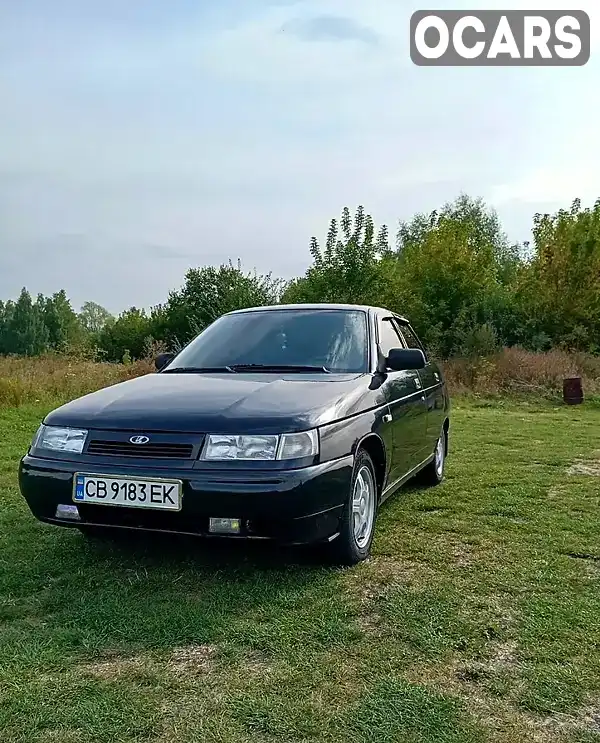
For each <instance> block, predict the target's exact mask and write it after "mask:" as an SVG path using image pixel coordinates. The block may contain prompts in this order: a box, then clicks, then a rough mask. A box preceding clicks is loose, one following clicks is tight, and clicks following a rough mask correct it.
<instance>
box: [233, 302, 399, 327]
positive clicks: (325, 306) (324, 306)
mask: <svg viewBox="0 0 600 743" xmlns="http://www.w3.org/2000/svg"><path fill="white" fill-rule="evenodd" d="M270 310H361V311H363V312H374V313H376V314H378V315H394V316H395V317H397V318H398V319H400V320H402V321H403V322H406V323H407V322H408V320H407V319H406V318H405V317H402V316H401V315H398V314H396V313H395V312H390V310H386V309H385V308H383V307H373V306H371V305H367V304H335V303H327V302H322V303H314V304H268V305H263V306H260V307H246V308H244V309H241V310H233V311H232V312H227V313H226V314H227V315H240V314H243V313H244V312H269V311H270Z"/></svg>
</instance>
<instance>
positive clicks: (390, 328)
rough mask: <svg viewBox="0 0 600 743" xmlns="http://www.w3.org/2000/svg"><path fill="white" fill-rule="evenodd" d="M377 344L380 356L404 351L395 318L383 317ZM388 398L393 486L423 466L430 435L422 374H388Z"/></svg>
mask: <svg viewBox="0 0 600 743" xmlns="http://www.w3.org/2000/svg"><path fill="white" fill-rule="evenodd" d="M378 342H379V347H380V349H381V353H382V354H383V355H384V356H386V357H387V356H388V354H389V352H390V349H392V348H402V347H403V346H404V342H403V340H402V338H401V336H400V335H399V333H398V330H397V328H396V326H395V323H394V320H393V318H391V317H389V318H382V319H380V320H379V323H378ZM386 377H387V379H386V381H385V383H384V385H385V399H386V402H387V403H388V405H389V414H390V415H391V416H392V421H391V429H392V437H393V448H392V461H391V466H390V471H389V475H388V482H389V483H390V484H392V483H394V482H396V481H397V480H399V479H400V478H402V477H404V475H406V474H407V473H408V472H410V470H412V469H413V468H414V467H416V466H417V465H418V464H420V463H421V462H422V461H423V459H424V457H423V456H421V455H422V452H423V449H424V447H425V442H426V434H427V405H426V403H425V398H424V396H423V392H422V383H421V379H420V377H419V373H418V372H417V371H416V370H415V369H408V370H406V371H390V370H388V371H387V372H386Z"/></svg>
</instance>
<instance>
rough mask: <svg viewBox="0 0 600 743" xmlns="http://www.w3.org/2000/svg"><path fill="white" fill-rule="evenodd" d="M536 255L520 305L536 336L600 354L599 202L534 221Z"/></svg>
mask: <svg viewBox="0 0 600 743" xmlns="http://www.w3.org/2000/svg"><path fill="white" fill-rule="evenodd" d="M533 233H534V253H533V257H532V260H531V261H530V263H529V266H528V269H527V270H526V271H524V272H523V275H522V277H521V280H520V282H519V290H518V295H517V301H518V302H519V303H520V304H521V305H522V306H523V307H524V312H525V313H526V315H527V316H528V317H529V318H530V324H531V329H532V332H534V333H535V334H536V336H541V337H543V338H547V339H548V340H549V342H552V343H554V344H559V345H563V346H565V347H567V348H568V349H572V350H583V349H585V350H592V351H595V352H598V351H600V199H598V200H597V201H596V203H595V204H594V206H593V207H592V208H587V209H582V207H581V201H580V200H579V199H576V200H575V201H574V202H573V204H572V205H571V209H570V210H566V209H560V210H559V211H558V212H557V213H556V214H553V215H551V214H536V215H535V217H534V228H533Z"/></svg>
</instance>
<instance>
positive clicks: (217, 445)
mask: <svg viewBox="0 0 600 743" xmlns="http://www.w3.org/2000/svg"><path fill="white" fill-rule="evenodd" d="M318 452H319V437H318V435H317V432H316V431H315V430H313V431H303V432H302V433H285V434H282V435H281V436H234V435H230V436H228V435H217V434H210V435H209V436H207V437H206V444H205V446H204V451H203V453H202V459H205V460H208V461H213V462H223V461H231V460H236V461H273V460H275V459H300V458H301V457H310V456H314V455H315V454H318Z"/></svg>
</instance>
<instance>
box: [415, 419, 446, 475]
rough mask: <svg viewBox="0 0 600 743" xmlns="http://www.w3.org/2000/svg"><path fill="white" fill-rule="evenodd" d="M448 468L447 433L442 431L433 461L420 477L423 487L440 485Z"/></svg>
mask: <svg viewBox="0 0 600 743" xmlns="http://www.w3.org/2000/svg"><path fill="white" fill-rule="evenodd" d="M445 466H446V432H445V431H442V432H441V434H440V437H439V439H438V440H437V442H436V445H435V449H434V450H433V461H431V462H430V463H429V464H428V465H427V467H424V468H423V469H422V470H421V472H420V473H419V475H418V480H419V483H420V484H421V485H424V486H426V487H435V486H436V485H439V484H440V483H441V482H442V481H443V479H444V474H445Z"/></svg>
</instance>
